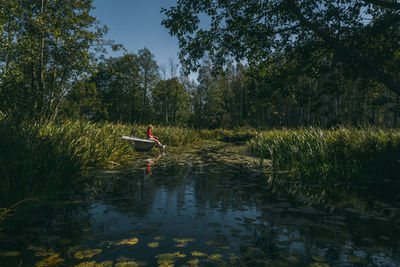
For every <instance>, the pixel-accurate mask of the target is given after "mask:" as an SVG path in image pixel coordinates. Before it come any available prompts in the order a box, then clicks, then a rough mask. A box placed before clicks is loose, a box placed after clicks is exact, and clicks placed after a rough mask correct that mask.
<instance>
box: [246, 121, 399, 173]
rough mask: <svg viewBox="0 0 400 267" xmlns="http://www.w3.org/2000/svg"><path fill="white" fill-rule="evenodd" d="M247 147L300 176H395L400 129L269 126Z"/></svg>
mask: <svg viewBox="0 0 400 267" xmlns="http://www.w3.org/2000/svg"><path fill="white" fill-rule="evenodd" d="M248 147H249V149H250V151H251V152H252V153H254V154H257V155H259V156H261V157H264V158H269V159H271V160H272V164H273V166H274V168H275V169H279V170H293V171H296V172H298V173H299V174H301V175H302V176H304V177H317V178H334V179H346V178H353V179H355V178H367V177H381V178H390V179H396V178H397V175H398V174H399V173H400V163H399V159H400V131H398V130H382V129H375V128H364V129H357V128H337V129H329V130H322V129H316V128H304V129H299V130H273V131H268V132H264V133H261V134H259V135H257V136H256V137H255V138H253V139H252V140H250V141H249V142H248Z"/></svg>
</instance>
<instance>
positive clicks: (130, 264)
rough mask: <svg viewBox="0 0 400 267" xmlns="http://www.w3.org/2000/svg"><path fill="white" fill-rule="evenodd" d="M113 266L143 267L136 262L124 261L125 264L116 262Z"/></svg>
mask: <svg viewBox="0 0 400 267" xmlns="http://www.w3.org/2000/svg"><path fill="white" fill-rule="evenodd" d="M114 266H115V267H139V266H143V265H140V264H139V263H138V262H136V261H125V262H118V263H116V264H115V265H114Z"/></svg>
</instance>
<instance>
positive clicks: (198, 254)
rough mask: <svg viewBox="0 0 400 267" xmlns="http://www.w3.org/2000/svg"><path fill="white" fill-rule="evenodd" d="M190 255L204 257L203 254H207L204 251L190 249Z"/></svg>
mask: <svg viewBox="0 0 400 267" xmlns="http://www.w3.org/2000/svg"><path fill="white" fill-rule="evenodd" d="M192 256H195V257H205V256H207V254H205V253H203V252H200V251H192Z"/></svg>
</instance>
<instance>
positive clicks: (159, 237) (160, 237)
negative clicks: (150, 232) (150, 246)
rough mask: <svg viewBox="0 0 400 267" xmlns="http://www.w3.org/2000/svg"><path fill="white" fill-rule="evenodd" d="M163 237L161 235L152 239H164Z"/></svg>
mask: <svg viewBox="0 0 400 267" xmlns="http://www.w3.org/2000/svg"><path fill="white" fill-rule="evenodd" d="M164 239H165V237H163V236H161V235H159V236H155V237H154V240H164Z"/></svg>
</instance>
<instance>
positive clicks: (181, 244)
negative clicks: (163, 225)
mask: <svg viewBox="0 0 400 267" xmlns="http://www.w3.org/2000/svg"><path fill="white" fill-rule="evenodd" d="M174 241H175V242H176V244H175V247H180V248H181V247H186V245H187V243H189V242H194V241H196V239H194V238H174Z"/></svg>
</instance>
